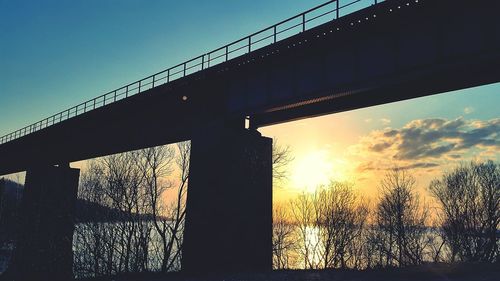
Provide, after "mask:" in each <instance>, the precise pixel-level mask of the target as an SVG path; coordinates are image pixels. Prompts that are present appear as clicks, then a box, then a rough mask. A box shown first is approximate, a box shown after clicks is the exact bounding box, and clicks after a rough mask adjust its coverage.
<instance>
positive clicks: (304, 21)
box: [302, 13, 306, 32]
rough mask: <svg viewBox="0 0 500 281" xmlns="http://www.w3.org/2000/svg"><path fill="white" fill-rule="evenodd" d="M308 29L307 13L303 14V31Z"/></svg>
mask: <svg viewBox="0 0 500 281" xmlns="http://www.w3.org/2000/svg"><path fill="white" fill-rule="evenodd" d="M304 31H306V14H305V13H304V14H302V32H304Z"/></svg>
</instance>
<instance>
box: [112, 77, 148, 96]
mask: <svg viewBox="0 0 500 281" xmlns="http://www.w3.org/2000/svg"><path fill="white" fill-rule="evenodd" d="M141 81H142V80H139V88H137V89H138V91H137V93H140V92H141ZM115 101H116V91H115Z"/></svg>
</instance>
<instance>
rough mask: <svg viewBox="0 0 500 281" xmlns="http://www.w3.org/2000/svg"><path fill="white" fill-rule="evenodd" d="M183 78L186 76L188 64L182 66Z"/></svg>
mask: <svg viewBox="0 0 500 281" xmlns="http://www.w3.org/2000/svg"><path fill="white" fill-rule="evenodd" d="M182 67H183V68H182V77H184V76H186V63H184V64H183V65H182Z"/></svg>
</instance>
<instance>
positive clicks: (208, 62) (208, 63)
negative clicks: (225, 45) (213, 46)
mask: <svg viewBox="0 0 500 281" xmlns="http://www.w3.org/2000/svg"><path fill="white" fill-rule="evenodd" d="M207 60H208V61H207V67H210V53H208V58H207Z"/></svg>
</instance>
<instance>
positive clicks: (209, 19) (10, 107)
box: [0, 0, 500, 200]
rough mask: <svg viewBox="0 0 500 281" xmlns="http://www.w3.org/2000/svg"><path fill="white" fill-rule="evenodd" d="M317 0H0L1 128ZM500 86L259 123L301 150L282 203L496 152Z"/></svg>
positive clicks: (421, 179) (421, 176)
mask: <svg viewBox="0 0 500 281" xmlns="http://www.w3.org/2000/svg"><path fill="white" fill-rule="evenodd" d="M323 2H324V1H319V0H318V1H317V0H309V1H304V0H286V1H284V0H253V1H243V0H231V1H230V0H225V1H222V0H212V1H205V0H186V1H159V0H150V1H138V0H120V1H118V0H85V1H84V0H81V1H62V0H61V1H54V0H46V1H38V0H0V112H1V117H0V118H1V119H0V120H1V121H0V135H4V134H7V133H10V132H11V131H14V130H16V129H19V128H21V127H24V126H25V125H28V124H31V123H33V122H35V121H38V120H41V119H43V118H44V117H47V116H50V115H52V114H54V113H56V112H59V111H61V110H63V109H66V108H69V107H71V106H74V105H76V104H79V103H80V102H82V101H84V100H87V99H90V98H93V97H96V96H98V95H100V94H102V93H105V92H107V91H109V90H112V89H115V88H118V87H120V86H122V85H125V84H127V83H129V82H131V81H135V80H138V79H140V78H143V77H146V76H148V75H149V74H152V73H155V72H158V71H160V70H163V69H165V68H167V67H169V66H173V65H176V64H178V63H180V62H183V61H185V60H187V59H190V58H192V57H196V56H198V55H200V54H202V53H205V52H207V51H210V50H212V49H215V48H217V47H219V46H222V45H224V44H226V43H229V42H232V41H233V40H235V39H239V38H241V37H244V36H245V35H248V34H250V33H253V32H255V31H257V30H259V29H261V28H264V27H267V26H269V25H272V24H274V23H276V22H278V21H280V20H282V19H285V18H288V17H290V16H293V15H295V14H298V13H300V12H302V11H304V10H306V9H309V8H311V7H313V6H315V5H318V4H321V3H323ZM499 104H500V85H499V84H496V85H487V86H483V87H479V88H473V89H466V90H461V91H457V92H452V93H443V94H440V95H435V96H431V97H425V98H419V99H414V100H408V101H404V102H398V103H394V104H388V105H382V106H376V107H371V108H366V109H361V110H355V111H350V112H344V113H339V114H334V115H328V116H323V117H317V118H310V119H305V120H301V121H297V122H290V123H286V124H281V125H276V126H270V127H265V128H261V129H260V131H261V132H262V133H263V134H264V135H266V136H271V137H275V139H277V140H278V141H279V143H280V144H281V145H288V146H290V148H291V151H292V153H293V156H294V161H293V162H292V163H291V164H290V176H289V180H288V181H287V182H285V183H283V184H280V187H279V188H276V190H275V198H276V200H286V199H288V198H290V197H293V196H294V195H296V194H298V193H300V192H310V191H314V190H315V188H316V186H318V185H321V184H326V183H328V181H330V180H342V181H352V182H354V183H355V185H356V187H357V188H358V189H359V190H360V192H363V193H365V194H372V195H373V194H375V190H376V186H377V184H378V181H379V180H380V177H381V175H383V173H384V172H385V171H386V170H387V169H389V168H391V167H395V166H398V167H404V168H408V169H409V170H410V171H411V172H412V173H413V174H414V175H415V176H416V177H417V183H418V186H419V188H420V189H421V190H424V189H425V188H426V186H427V185H428V183H429V182H430V180H431V179H433V178H435V177H437V176H439V175H440V174H441V173H442V172H443V171H446V170H449V169H451V168H452V167H453V166H455V165H457V164H458V163H460V162H461V161H469V160H484V159H492V160H496V161H499V160H500V121H499V118H500V114H499V113H500V111H499V110H498V105H499Z"/></svg>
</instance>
